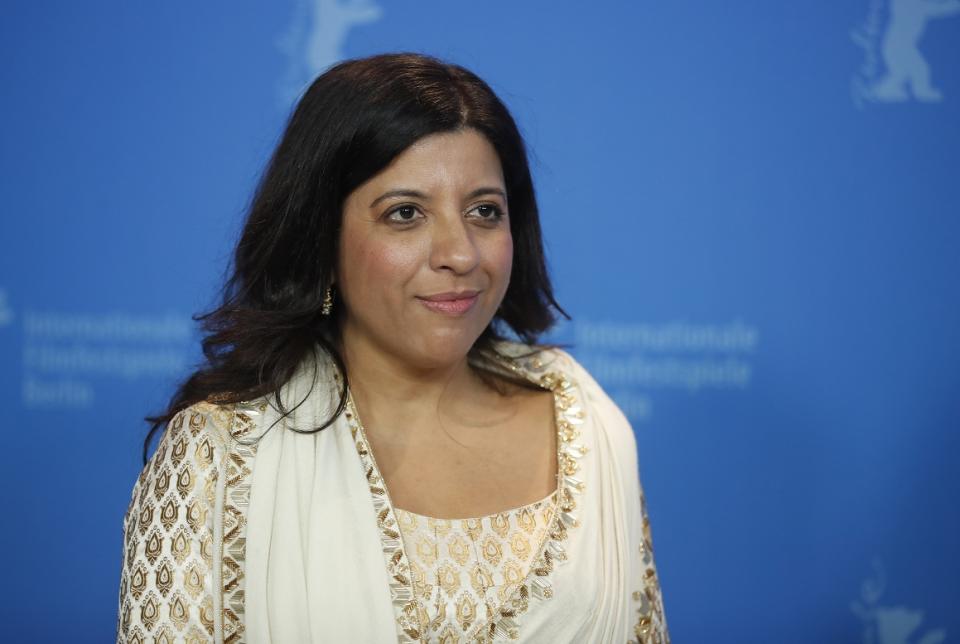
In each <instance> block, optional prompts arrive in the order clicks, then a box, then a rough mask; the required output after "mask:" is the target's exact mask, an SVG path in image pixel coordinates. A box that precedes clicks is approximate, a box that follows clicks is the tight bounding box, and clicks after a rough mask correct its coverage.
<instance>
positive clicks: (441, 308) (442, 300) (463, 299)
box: [417, 291, 479, 315]
mask: <svg viewBox="0 0 960 644" xmlns="http://www.w3.org/2000/svg"><path fill="white" fill-rule="evenodd" d="M478 295H479V291H460V292H459V293H455V292H453V291H450V292H447V293H437V294H435V295H430V296H427V297H418V298H417V299H418V300H420V302H421V303H422V304H423V305H424V306H425V307H427V308H428V309H430V310H431V311H436V312H437V313H447V314H449V315H463V314H464V313H466V312H467V311H469V310H470V309H471V308H473V305H474V304H476V303H477V299H478V297H477V296H478Z"/></svg>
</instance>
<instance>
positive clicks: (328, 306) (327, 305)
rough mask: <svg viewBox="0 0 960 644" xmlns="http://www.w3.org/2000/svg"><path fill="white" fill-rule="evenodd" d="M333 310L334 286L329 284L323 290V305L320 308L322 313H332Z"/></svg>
mask: <svg viewBox="0 0 960 644" xmlns="http://www.w3.org/2000/svg"><path fill="white" fill-rule="evenodd" d="M332 311H333V288H332V287H330V286H328V287H327V290H326V291H324V292H323V307H322V308H321V309H320V315H330V313H331V312H332Z"/></svg>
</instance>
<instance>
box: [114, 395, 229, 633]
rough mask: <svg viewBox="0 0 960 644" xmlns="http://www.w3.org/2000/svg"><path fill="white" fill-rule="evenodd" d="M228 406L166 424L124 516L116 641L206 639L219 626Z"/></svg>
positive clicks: (203, 406)
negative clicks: (217, 528) (216, 560)
mask: <svg viewBox="0 0 960 644" xmlns="http://www.w3.org/2000/svg"><path fill="white" fill-rule="evenodd" d="M225 413H226V412H225V410H224V409H223V408H221V407H218V406H216V405H213V404H211V403H206V402H204V403H198V404H196V405H193V406H191V407H188V408H186V409H184V410H182V411H181V412H179V413H178V414H177V415H176V416H174V417H173V419H172V420H171V421H170V423H169V424H168V425H167V428H166V431H165V432H164V434H163V437H162V438H161V440H160V443H159V445H158V446H157V450H156V452H155V453H154V454H153V457H152V458H151V459H150V461H149V462H148V463H147V465H146V466H145V467H144V468H143V471H142V472H141V473H140V476H139V478H138V479H137V482H136V484H135V485H134V488H133V494H132V497H131V500H130V505H129V507H128V508H127V513H126V516H125V517H124V521H123V563H122V566H121V574H120V597H119V615H118V620H117V642H118V643H128V642H129V643H133V642H164V641H168V642H173V641H187V642H202V641H210V640H211V639H212V638H213V633H214V618H213V592H214V588H213V548H214V522H215V520H216V517H215V516H214V515H215V513H214V507H215V505H216V504H215V497H216V490H217V479H218V477H219V476H220V475H221V469H222V468H221V462H222V457H223V454H224V449H223V445H222V434H221V433H220V432H218V431H217V427H218V426H222V423H223V422H224V414H225Z"/></svg>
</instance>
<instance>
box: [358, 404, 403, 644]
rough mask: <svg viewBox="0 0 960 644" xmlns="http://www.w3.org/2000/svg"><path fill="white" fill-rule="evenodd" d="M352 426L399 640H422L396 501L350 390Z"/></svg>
mask: <svg viewBox="0 0 960 644" xmlns="http://www.w3.org/2000/svg"><path fill="white" fill-rule="evenodd" d="M343 414H344V416H346V418H347V424H348V425H349V426H350V435H351V436H352V437H353V441H354V444H355V445H356V447H357V454H358V455H359V456H360V462H361V463H363V470H364V473H365V474H366V477H367V484H368V485H369V486H370V496H371V497H372V498H373V507H374V510H375V511H376V513H377V527H378V528H379V529H380V542H381V545H382V547H383V557H384V560H385V562H386V565H387V573H388V575H389V576H390V598H391V599H392V600H393V609H394V614H395V616H396V620H397V626H398V629H399V631H398V640H397V641H398V642H419V641H420V634H421V632H422V629H421V626H420V616H419V614H418V612H417V601H416V598H415V597H414V593H413V580H412V578H411V577H410V564H409V562H408V560H407V555H406V553H404V551H403V541H402V539H401V536H400V526H399V525H398V523H397V517H396V514H395V513H394V511H393V503H391V502H390V496H389V494H388V493H387V487H386V485H384V482H383V478H382V477H381V476H380V469H379V468H378V467H377V463H376V461H375V460H374V458H373V452H371V451H370V443H368V442H367V436H366V434H365V433H364V431H363V426H362V425H361V424H360V419H359V417H358V415H357V408H356V406H355V405H354V402H353V395H352V394H351V393H350V392H349V391H348V392H347V408H346V409H345V410H344V412H343Z"/></svg>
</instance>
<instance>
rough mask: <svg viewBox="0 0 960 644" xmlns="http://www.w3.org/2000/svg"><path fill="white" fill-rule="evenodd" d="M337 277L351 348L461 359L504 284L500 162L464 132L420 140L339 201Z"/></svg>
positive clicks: (506, 230)
mask: <svg viewBox="0 0 960 644" xmlns="http://www.w3.org/2000/svg"><path fill="white" fill-rule="evenodd" d="M340 234H341V237H340V251H339V257H338V261H337V273H336V275H335V276H334V282H335V286H336V288H337V289H338V290H339V293H340V296H341V300H342V301H343V306H344V308H345V311H344V313H345V319H344V325H343V342H344V344H345V345H347V350H348V351H349V352H351V353H354V352H358V351H363V352H369V351H374V352H378V353H387V354H390V355H392V356H394V357H397V358H400V359H402V360H403V362H404V364H406V365H408V366H411V367H415V368H431V367H438V366H444V365H450V364H452V363H454V362H456V361H457V360H460V359H462V358H463V357H464V356H465V355H466V354H467V351H469V349H470V347H471V346H473V343H474V342H475V341H476V339H477V338H478V337H479V336H480V334H481V333H482V332H483V330H484V328H486V326H487V324H489V322H490V320H491V319H492V318H493V315H494V314H495V313H496V310H497V308H498V307H499V306H500V302H501V300H502V299H503V296H504V294H505V293H506V290H507V285H508V284H509V282H510V269H511V266H512V260H513V239H512V237H511V235H510V222H509V220H508V212H507V198H506V188H505V185H504V180H503V171H502V169H501V167H500V159H499V157H498V156H497V153H496V150H495V149H494V148H493V146H492V145H491V144H490V142H489V141H488V140H487V139H486V138H485V137H484V136H483V135H481V134H480V133H478V132H477V131H476V130H473V129H469V128H468V129H465V130H461V131H457V132H445V133H441V134H432V135H429V136H426V137H424V138H422V139H420V140H419V141H417V142H416V143H414V144H413V145H411V146H410V147H409V148H407V149H406V150H405V151H404V152H403V153H402V154H400V155H399V156H398V157H397V158H396V159H394V161H393V163H391V164H390V165H389V166H388V167H387V168H386V169H384V170H383V171H382V172H381V173H380V174H378V175H376V176H374V177H372V178H371V179H369V180H368V181H367V182H366V183H364V184H362V185H361V186H359V187H358V188H357V189H356V190H354V191H353V192H352V193H351V194H350V195H349V196H348V197H347V199H346V200H345V202H344V207H343V223H342V226H341V233H340Z"/></svg>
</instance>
